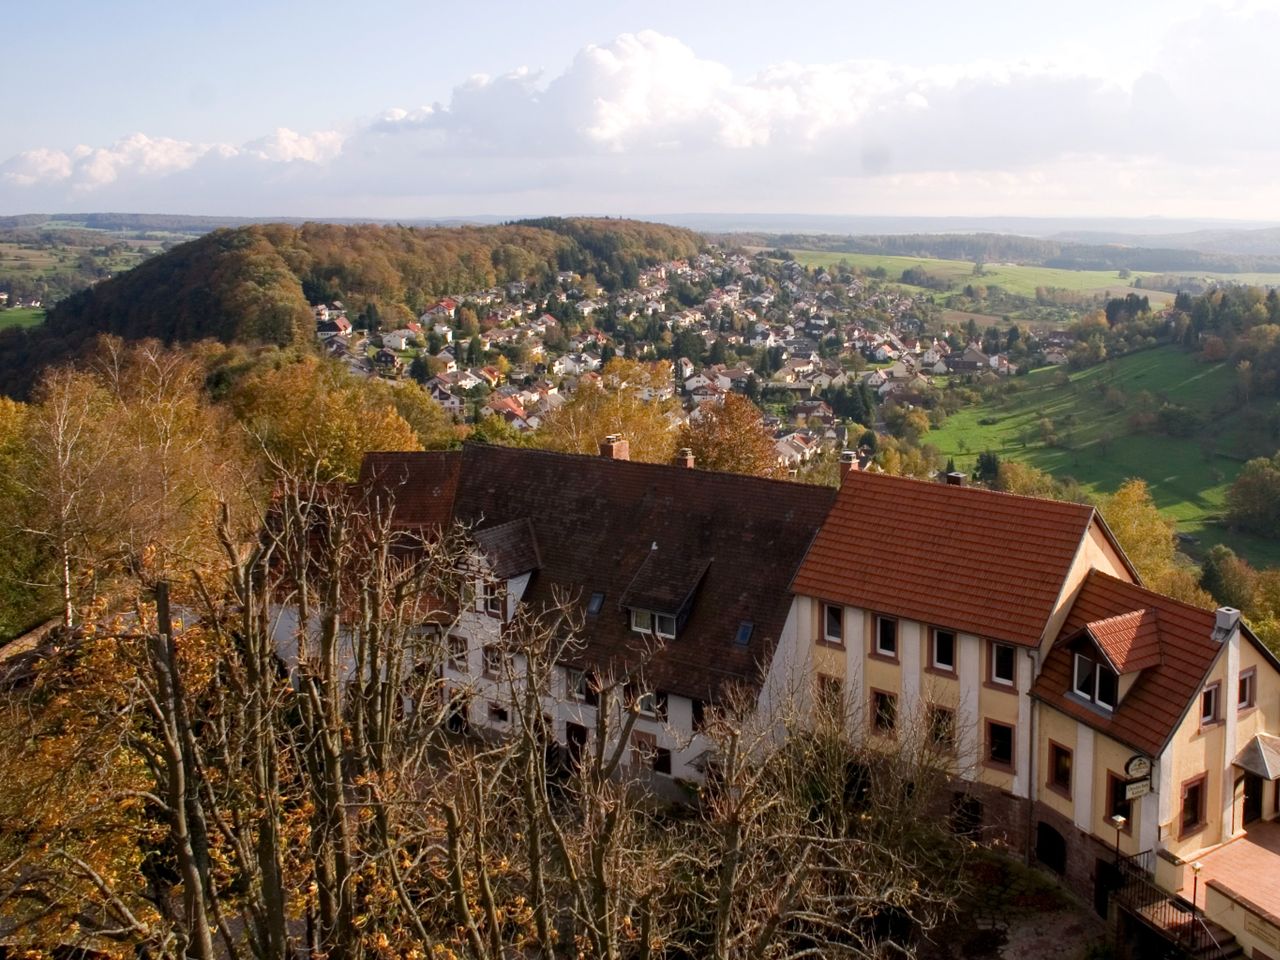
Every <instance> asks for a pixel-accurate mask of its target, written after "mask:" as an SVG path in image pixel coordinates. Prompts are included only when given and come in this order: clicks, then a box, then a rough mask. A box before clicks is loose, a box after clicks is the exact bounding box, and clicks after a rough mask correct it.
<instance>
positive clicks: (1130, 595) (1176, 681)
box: [1031, 570, 1222, 757]
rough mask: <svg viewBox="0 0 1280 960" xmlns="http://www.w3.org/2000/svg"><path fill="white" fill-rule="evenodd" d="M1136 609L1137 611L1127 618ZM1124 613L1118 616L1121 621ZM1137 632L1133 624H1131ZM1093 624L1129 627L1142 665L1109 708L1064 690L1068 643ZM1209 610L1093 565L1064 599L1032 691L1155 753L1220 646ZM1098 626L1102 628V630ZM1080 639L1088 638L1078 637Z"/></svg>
mask: <svg viewBox="0 0 1280 960" xmlns="http://www.w3.org/2000/svg"><path fill="white" fill-rule="evenodd" d="M1134 615H1140V616H1134ZM1121 616H1125V619H1123V620H1122V619H1120V618H1121ZM1139 621H1140V622H1141V623H1142V624H1143V625H1144V629H1143V630H1142V631H1137V630H1133V629H1132V628H1133V627H1134V625H1135V624H1136V623H1137V622H1139ZM1099 623H1110V624H1111V625H1112V626H1113V627H1114V626H1115V625H1117V624H1119V625H1126V624H1127V625H1128V626H1129V627H1130V632H1132V633H1134V634H1135V636H1137V635H1138V634H1139V633H1146V632H1147V631H1148V630H1150V629H1154V630H1155V631H1156V636H1155V637H1154V638H1152V637H1150V636H1149V635H1148V636H1146V637H1142V638H1140V639H1141V641H1142V645H1143V646H1144V647H1146V648H1147V651H1149V650H1151V649H1152V648H1153V647H1154V649H1155V654H1156V655H1154V656H1152V655H1150V654H1149V653H1147V652H1146V651H1141V652H1143V653H1144V654H1146V655H1144V656H1143V657H1142V662H1143V663H1145V664H1146V668H1145V669H1143V670H1142V672H1141V673H1139V674H1138V676H1137V678H1136V679H1135V680H1134V681H1133V686H1132V687H1131V688H1130V689H1129V691H1128V693H1126V694H1125V696H1124V699H1123V700H1121V701H1120V704H1119V705H1118V706H1117V707H1116V709H1115V711H1114V712H1111V713H1108V712H1105V711H1102V710H1099V709H1097V708H1094V707H1092V706H1090V705H1088V704H1086V703H1083V702H1082V701H1081V700H1079V699H1078V698H1076V697H1075V696H1073V695H1072V694H1071V693H1070V690H1071V682H1072V679H1071V674H1072V669H1073V658H1072V648H1073V647H1074V646H1075V645H1076V644H1077V643H1078V642H1080V641H1081V639H1082V638H1084V637H1085V636H1086V634H1088V635H1090V636H1091V635H1092V629H1093V628H1096V627H1097V626H1098V625H1099ZM1213 627H1214V614H1213V611H1212V610H1201V609H1200V608H1199V607H1193V606H1190V605H1189V604H1185V603H1181V602H1180V601H1178V600H1173V599H1171V598H1169V597H1165V596H1162V595H1160V594H1158V593H1154V592H1152V591H1151V590H1147V589H1146V588H1144V587H1140V586H1138V585H1137V584H1133V583H1125V582H1124V581H1123V580H1118V579H1116V578H1115V577H1112V576H1109V575H1108V574H1105V573H1103V572H1102V571H1100V570H1092V571H1090V572H1089V574H1088V576H1086V577H1085V581H1084V585H1083V586H1081V588H1080V592H1079V593H1078V594H1077V595H1076V599H1075V602H1074V603H1072V605H1071V612H1070V613H1069V614H1068V615H1067V619H1066V622H1065V623H1063V625H1062V629H1061V631H1059V633H1058V639H1057V640H1056V641H1055V642H1054V645H1053V647H1052V648H1051V649H1050V651H1049V655H1048V656H1047V657H1045V661H1044V668H1043V669H1042V670H1041V671H1040V676H1039V677H1037V678H1036V682H1035V684H1034V686H1032V688H1031V694H1032V696H1034V697H1037V698H1038V699H1040V700H1042V701H1044V702H1045V703H1047V704H1049V705H1051V706H1053V707H1055V708H1057V709H1058V710H1061V711H1062V712H1063V713H1065V714H1067V715H1068V716H1070V717H1074V718H1075V719H1077V720H1080V721H1082V722H1084V723H1086V724H1088V725H1089V726H1091V727H1093V728H1094V729H1095V730H1100V731H1101V732H1102V733H1105V734H1106V735H1107V736H1109V737H1111V738H1112V739H1114V740H1118V741H1120V742H1121V743H1124V744H1128V745H1129V746H1131V747H1135V748H1136V749H1138V750H1141V751H1143V752H1144V753H1146V754H1147V755H1148V756H1151V757H1154V756H1157V755H1158V754H1159V753H1160V751H1161V750H1162V749H1163V748H1164V744H1165V742H1166V741H1167V740H1168V739H1169V737H1170V736H1171V735H1172V734H1173V731H1174V729H1175V728H1176V727H1177V725H1178V723H1179V722H1180V721H1181V719H1182V717H1183V714H1184V713H1185V711H1186V709H1187V704H1189V703H1190V702H1191V701H1192V699H1193V698H1194V697H1195V694H1196V691H1197V690H1198V689H1199V688H1200V684H1201V683H1203V682H1204V678H1205V676H1206V675H1207V674H1208V672H1209V668H1210V667H1211V666H1213V662H1214V660H1216V659H1217V657H1218V654H1219V652H1220V651H1221V650H1222V644H1221V643H1219V642H1217V641H1215V640H1214V639H1213ZM1104 632H1105V631H1104ZM1084 642H1088V641H1087V640H1085V641H1084Z"/></svg>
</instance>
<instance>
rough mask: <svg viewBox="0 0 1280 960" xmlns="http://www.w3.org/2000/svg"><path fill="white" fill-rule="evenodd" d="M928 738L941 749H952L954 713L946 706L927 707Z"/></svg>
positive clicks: (954, 733)
mask: <svg viewBox="0 0 1280 960" xmlns="http://www.w3.org/2000/svg"><path fill="white" fill-rule="evenodd" d="M929 739H931V740H932V741H933V745H934V746H936V747H940V748H941V749H943V750H953V749H955V745H956V714H955V711H954V710H948V709H947V708H946V707H930V708H929Z"/></svg>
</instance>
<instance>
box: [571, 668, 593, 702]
mask: <svg viewBox="0 0 1280 960" xmlns="http://www.w3.org/2000/svg"><path fill="white" fill-rule="evenodd" d="M565 678H566V685H567V687H568V691H569V697H570V698H571V699H573V700H576V701H577V702H578V703H585V704H587V706H590V707H594V706H596V705H597V704H598V703H599V702H600V691H599V690H598V689H597V688H596V683H595V677H593V676H592V675H591V674H589V673H587V672H586V671H585V670H575V669H573V668H572V667H570V668H567V669H566V671H565Z"/></svg>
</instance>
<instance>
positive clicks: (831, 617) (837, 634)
mask: <svg viewBox="0 0 1280 960" xmlns="http://www.w3.org/2000/svg"><path fill="white" fill-rule="evenodd" d="M822 639H823V640H825V641H827V643H844V607H838V606H836V605H835V604H834V603H824V604H823V605H822Z"/></svg>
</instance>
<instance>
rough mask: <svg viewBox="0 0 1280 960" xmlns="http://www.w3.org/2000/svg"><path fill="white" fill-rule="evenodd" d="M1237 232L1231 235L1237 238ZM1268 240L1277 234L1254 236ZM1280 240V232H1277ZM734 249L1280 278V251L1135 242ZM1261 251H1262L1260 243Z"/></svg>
mask: <svg viewBox="0 0 1280 960" xmlns="http://www.w3.org/2000/svg"><path fill="white" fill-rule="evenodd" d="M1232 232H1233V231H1227V233H1232ZM1251 232H1253V233H1259V234H1265V233H1269V232H1272V231H1251ZM1274 232H1275V233H1276V234H1277V235H1280V230H1277V231H1274ZM713 237H714V238H715V239H718V240H720V241H722V242H725V243H729V244H740V245H744V246H757V247H769V248H774V247H782V248H784V249H789V250H820V251H823V252H828V253H873V254H885V255H888V256H896V257H923V258H926V259H937V260H970V261H977V260H979V259H981V260H983V261H985V262H987V263H1005V262H1011V263H1019V264H1025V265H1033V266H1042V267H1057V268H1059V269H1064V270H1145V271H1152V272H1156V273H1166V272H1167V273H1189V274H1200V273H1275V272H1280V251H1278V252H1277V253H1276V254H1275V255H1271V254H1262V253H1245V252H1240V253H1232V252H1222V253H1213V252H1205V251H1201V250H1197V249H1192V248H1190V247H1186V248H1181V249H1160V248H1157V247H1155V246H1153V245H1152V243H1151V241H1153V240H1154V239H1156V238H1152V237H1139V236H1135V237H1133V238H1132V239H1133V240H1134V241H1135V242H1142V243H1143V244H1144V245H1143V246H1127V245H1123V244H1119V243H1094V244H1084V243H1073V242H1069V241H1066V240H1060V239H1045V238H1039V237H1027V236H1018V235H1015V234H1008V233H899V234H878V235H863V236H834V235H831V234H810V233H779V234H772V233H730V234H723V235H713ZM1257 245H1258V246H1260V247H1261V246H1262V242H1261V241H1259V242H1258V244H1257Z"/></svg>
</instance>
